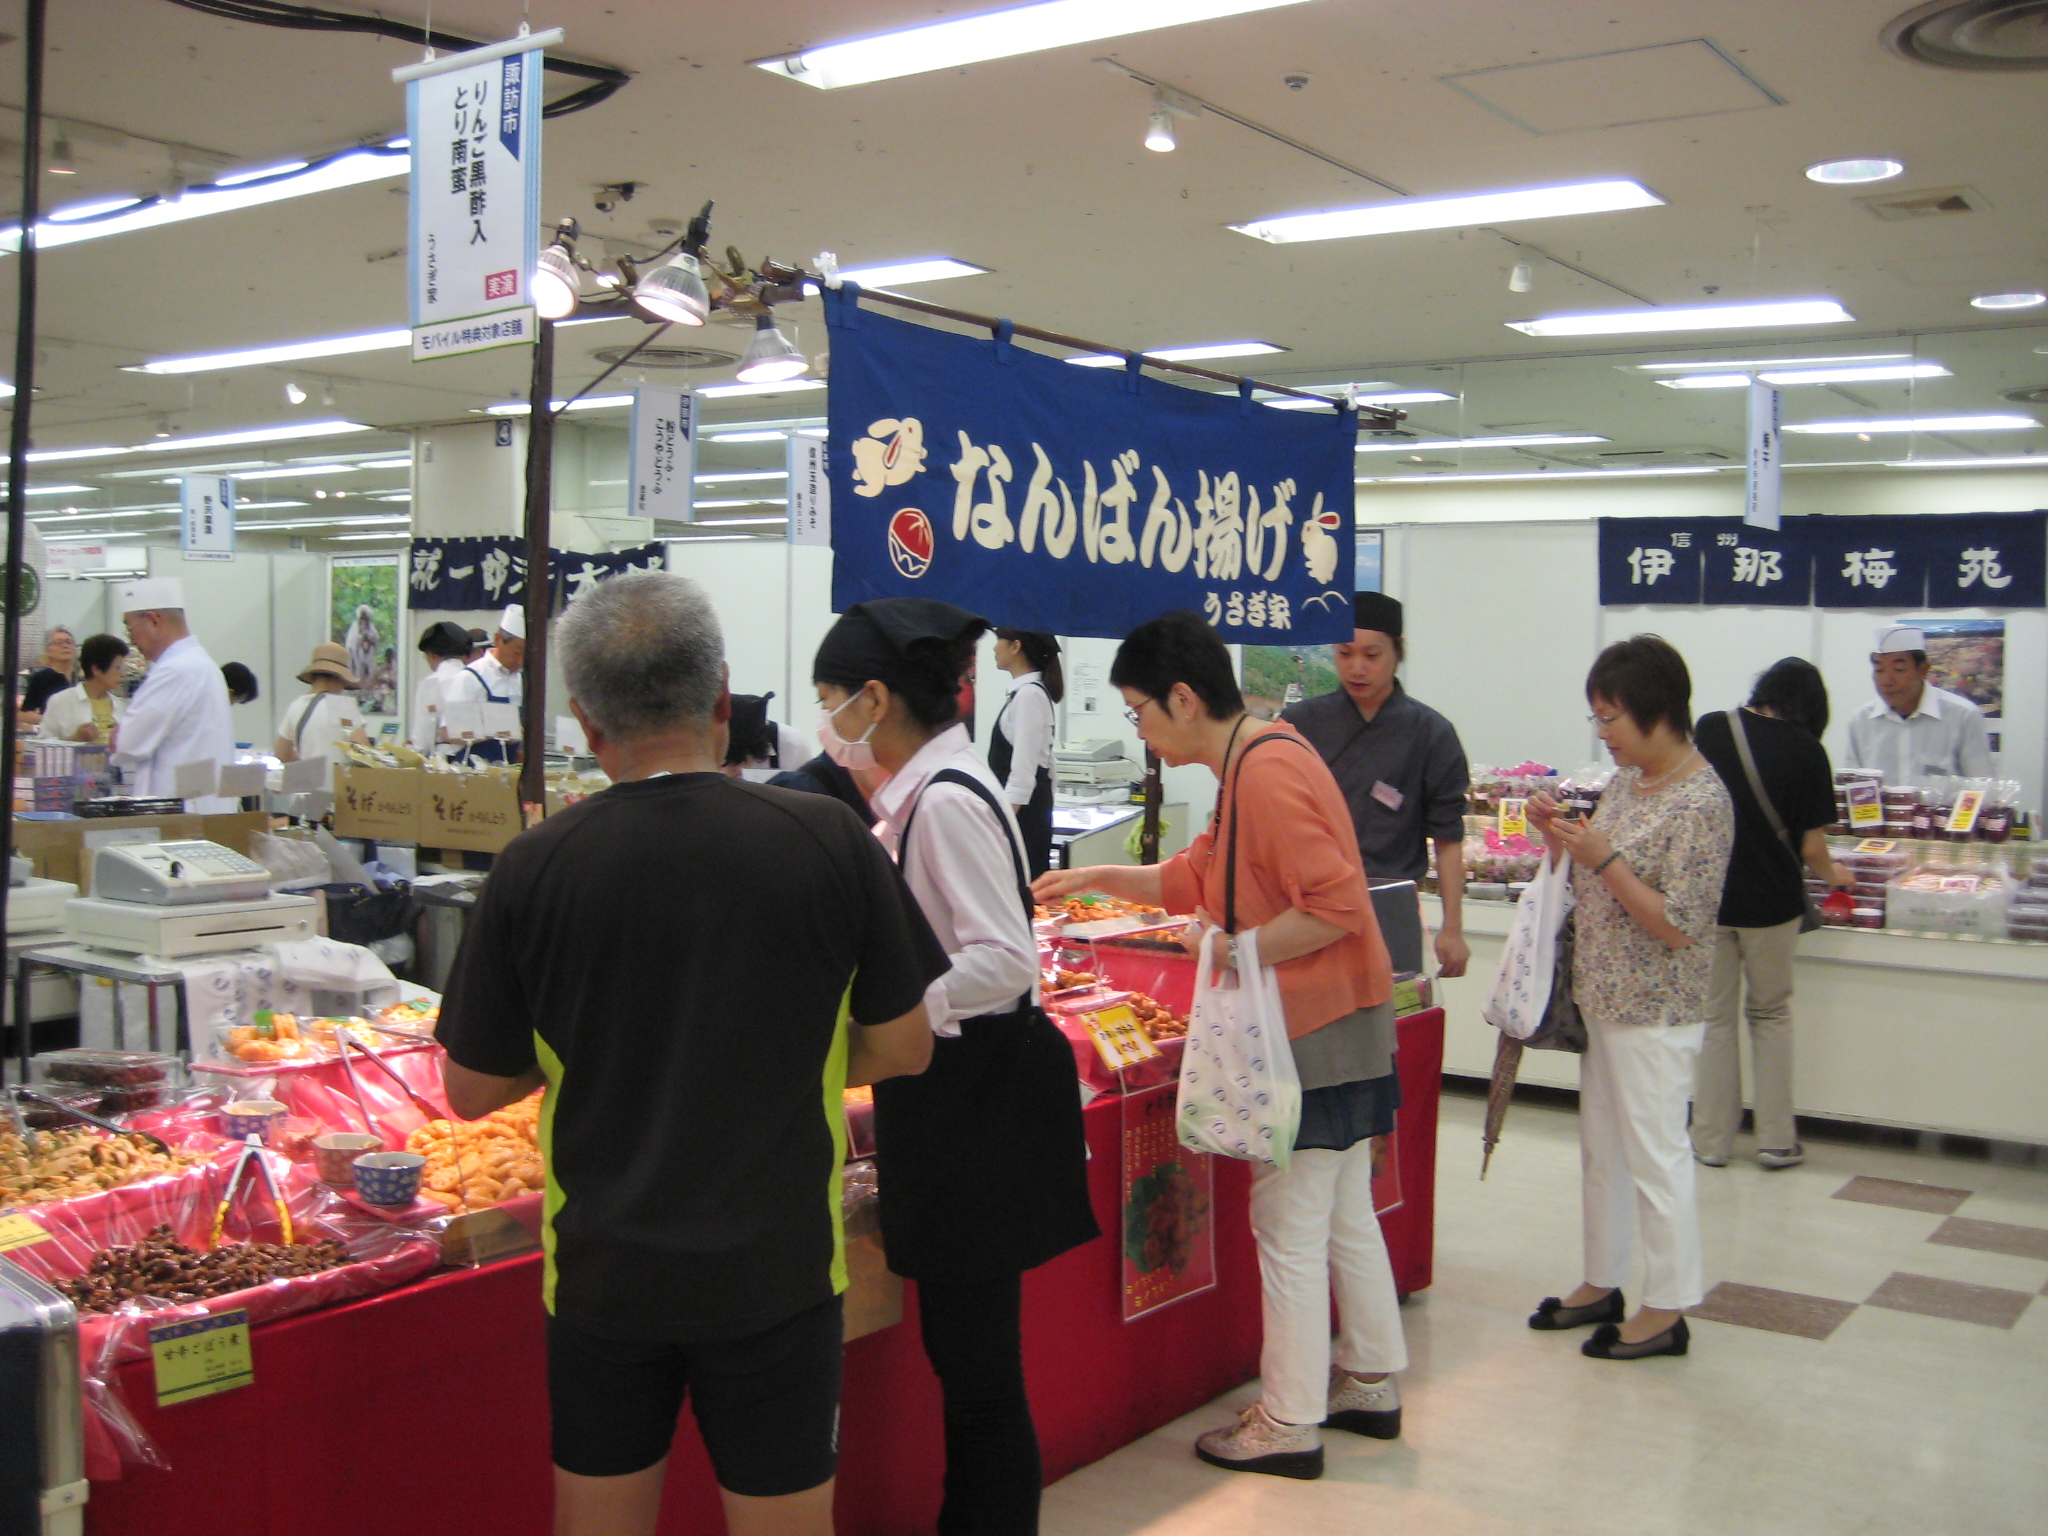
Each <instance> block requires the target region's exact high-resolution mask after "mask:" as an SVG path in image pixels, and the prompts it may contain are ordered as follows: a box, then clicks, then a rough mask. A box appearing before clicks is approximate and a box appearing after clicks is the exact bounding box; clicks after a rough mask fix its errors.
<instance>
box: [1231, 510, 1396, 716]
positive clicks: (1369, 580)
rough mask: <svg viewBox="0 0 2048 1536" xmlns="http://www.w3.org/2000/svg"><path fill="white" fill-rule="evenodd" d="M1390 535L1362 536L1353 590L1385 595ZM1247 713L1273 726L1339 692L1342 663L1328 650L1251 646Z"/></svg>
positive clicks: (1246, 656)
mask: <svg viewBox="0 0 2048 1536" xmlns="http://www.w3.org/2000/svg"><path fill="white" fill-rule="evenodd" d="M1385 548H1386V535H1385V534H1384V533H1383V532H1381V530H1379V529H1377V528H1372V529H1367V530H1365V531H1364V532H1361V533H1360V534H1359V535H1358V555H1357V564H1356V566H1355V567H1354V574H1353V582H1352V590H1353V591H1355V592H1381V591H1384V590H1386V589H1385V587H1384V586H1383V584H1382V583H1383V581H1384V569H1383V567H1384V552H1385ZM1242 684H1243V688H1244V702H1245V708H1246V709H1247V710H1249V711H1250V712H1251V714H1252V715H1253V716H1255V717H1256V718H1258V719H1260V720H1272V719H1275V718H1277V717H1278V715H1279V713H1280V711H1281V710H1283V709H1285V708H1286V707H1287V706H1288V705H1290V704H1295V703H1299V702H1300V701H1301V700H1303V699H1312V698H1314V697H1315V696H1316V695H1317V694H1319V693H1333V692H1335V691H1336V688H1337V662H1336V657H1335V655H1334V653H1333V648H1332V647H1330V646H1327V645H1248V646H1246V647H1245V648H1244V675H1243V679H1242Z"/></svg>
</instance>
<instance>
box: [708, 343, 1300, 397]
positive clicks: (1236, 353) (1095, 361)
mask: <svg viewBox="0 0 2048 1536" xmlns="http://www.w3.org/2000/svg"><path fill="white" fill-rule="evenodd" d="M1286 350H1287V349H1286V348H1285V347H1276V346H1274V345H1273V343H1271V342H1270V341H1212V342H1208V343H1205V344H1204V345H1202V346H1199V347H1154V348H1153V349H1152V350H1151V351H1149V352H1147V353H1146V354H1145V356H1147V357H1156V358H1158V359H1159V361H1161V362H1162V363H1199V362H1201V361H1203V360H1204V359H1205V358H1212V357H1263V356H1265V355H1266V354H1267V353H1269V352H1285V351H1286ZM1067 361H1068V362H1070V363H1072V364H1073V365H1074V366H1075V367H1076V368H1121V367H1123V366H1124V364H1125V359H1124V358H1123V356H1122V355H1120V354H1118V353H1115V352H1090V353H1084V354H1083V355H1082V356H1080V357H1070V358H1068V359H1067ZM707 393H708V391H707Z"/></svg>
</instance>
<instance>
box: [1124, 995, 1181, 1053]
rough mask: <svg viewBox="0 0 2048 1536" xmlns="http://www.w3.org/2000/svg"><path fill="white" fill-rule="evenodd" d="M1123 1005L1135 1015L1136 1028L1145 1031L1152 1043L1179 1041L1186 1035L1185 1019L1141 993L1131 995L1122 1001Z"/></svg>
mask: <svg viewBox="0 0 2048 1536" xmlns="http://www.w3.org/2000/svg"><path fill="white" fill-rule="evenodd" d="M1124 1003H1125V1006H1126V1007H1128V1008H1129V1009H1130V1010H1131V1012H1132V1013H1134V1014H1136V1015H1137V1019H1138V1027H1139V1028H1140V1029H1142V1030H1144V1031H1145V1034H1146V1036H1147V1037H1148V1038H1149V1039H1151V1040H1153V1041H1160V1040H1179V1039H1183V1038H1185V1036H1186V1035H1187V1032H1188V1021H1187V1020H1186V1018H1184V1017H1183V1016H1182V1015H1180V1014H1177V1013H1175V1012H1174V1011H1173V1010H1172V1009H1171V1008H1169V1007H1167V1006H1166V1005H1165V1004H1164V1003H1162V1002H1159V1001H1157V1000H1156V999H1154V998H1151V997H1148V996H1146V995H1145V994H1144V993H1143V992H1133V993H1131V994H1130V996H1129V997H1127V998H1126V999H1125V1000H1124Z"/></svg>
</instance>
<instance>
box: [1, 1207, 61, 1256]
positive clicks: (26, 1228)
mask: <svg viewBox="0 0 2048 1536" xmlns="http://www.w3.org/2000/svg"><path fill="white" fill-rule="evenodd" d="M49 1235H50V1234H49V1233H47V1232H45V1231H44V1230H43V1229H42V1228H41V1227H39V1226H37V1225H36V1224H35V1223H34V1222H32V1221H30V1220H29V1219H28V1218H27V1217H26V1216H22V1215H13V1216H0V1253H6V1252H7V1251H8V1250H9V1249H13V1248H26V1247H28V1246H29V1245H30V1244H31V1243H40V1242H42V1241H43V1240H44V1239H45V1238H47V1237H48V1236H49Z"/></svg>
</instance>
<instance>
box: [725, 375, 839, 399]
mask: <svg viewBox="0 0 2048 1536" xmlns="http://www.w3.org/2000/svg"><path fill="white" fill-rule="evenodd" d="M824 387H825V381H824V380H823V379H778V380H776V381H775V382H773V383H769V384H704V385H700V386H699V387H698V389H697V393H698V394H700V395H702V396H704V397H705V398H706V399H710V400H723V399H727V398H729V397H731V396H734V395H784V394H788V393H789V392H790V391H791V390H794V389H823V388H824Z"/></svg>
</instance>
